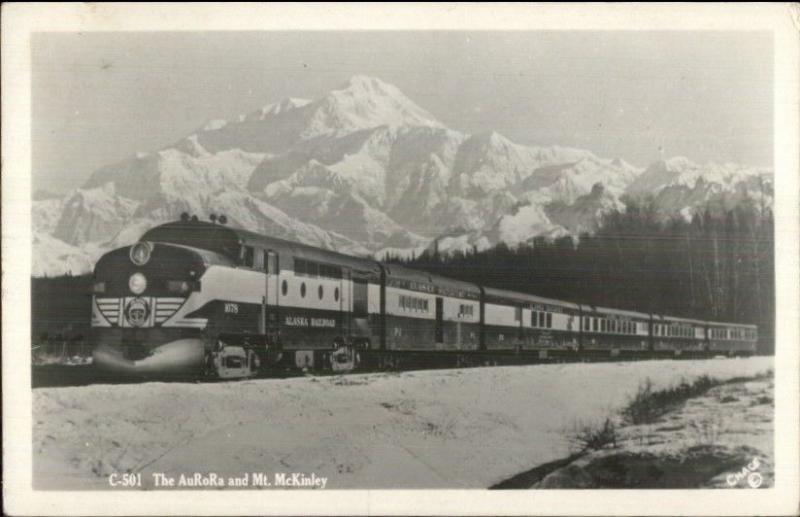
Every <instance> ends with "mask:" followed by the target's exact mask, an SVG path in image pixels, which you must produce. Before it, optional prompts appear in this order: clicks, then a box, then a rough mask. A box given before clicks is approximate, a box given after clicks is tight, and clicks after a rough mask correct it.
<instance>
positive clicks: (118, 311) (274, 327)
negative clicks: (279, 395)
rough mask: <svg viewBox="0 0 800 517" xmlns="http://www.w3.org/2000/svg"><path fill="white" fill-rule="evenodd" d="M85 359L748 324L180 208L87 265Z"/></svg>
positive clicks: (291, 351) (474, 355) (207, 361)
mask: <svg viewBox="0 0 800 517" xmlns="http://www.w3.org/2000/svg"><path fill="white" fill-rule="evenodd" d="M91 326H92V340H93V344H94V347H93V350H94V352H93V362H94V364H95V365H97V367H99V368H102V369H104V370H106V371H111V372H116V373H119V374H133V375H145V376H149V375H153V376H168V375H173V374H174V375H210V376H215V377H220V378H240V377H248V376H252V375H256V374H259V373H260V372H263V371H265V370H266V369H270V368H299V369H313V370H329V371H331V370H332V371H349V370H352V369H354V368H358V367H370V368H403V367H413V366H428V367H430V366H442V367H444V366H467V365H479V364H516V363H522V362H535V361H542V360H582V359H589V360H590V359H593V358H600V359H602V358H615V357H618V358H620V359H623V358H646V357H676V356H685V357H705V356H713V355H748V354H752V353H754V352H755V348H756V342H757V339H758V335H757V328H756V327H755V326H753V325H742V324H733V323H719V322H710V321H701V320H693V319H685V318H676V317H671V316H667V315H663V314H652V313H644V312H634V311H624V310H617V309H611V308H606V307H598V306H590V305H585V304H578V303H573V302H568V301H563V300H555V299H549V298H543V297H539V296H533V295H529V294H523V293H517V292H512V291H503V290H499V289H494V288H491V287H484V286H480V285H476V284H472V283H467V282H462V281H458V280H453V279H450V278H445V277H442V276H438V275H432V274H429V273H426V272H422V271H417V270H414V269H409V268H406V267H401V266H397V265H394V264H384V263H381V262H379V261H375V260H371V259H367V258H358V257H351V256H347V255H343V254H340V253H336V252H332V251H328V250H323V249H319V248H316V247H313V246H307V245H303V244H299V243H296V242H290V241H287V240H283V239H277V238H272V237H267V236H263V235H259V234H256V233H253V232H249V231H246V230H241V229H237V228H233V227H230V226H227V225H225V224H221V223H220V222H218V221H217V220H216V218H215V220H213V221H209V222H206V221H200V220H198V219H197V218H196V217H192V218H189V217H188V216H185V215H184V216H182V217H181V220H179V221H175V222H170V223H166V224H162V225H160V226H156V227H154V228H152V229H150V230H148V231H147V232H145V234H144V235H143V236H142V237H141V239H140V240H139V242H137V243H136V244H134V245H132V246H127V247H123V248H119V249H116V250H113V251H111V252H109V253H107V254H105V255H103V256H102V257H101V258H100V259H99V260H98V262H97V264H96V266H95V269H94V279H93V296H92V319H91Z"/></svg>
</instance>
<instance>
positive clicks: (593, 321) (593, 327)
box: [592, 318, 597, 332]
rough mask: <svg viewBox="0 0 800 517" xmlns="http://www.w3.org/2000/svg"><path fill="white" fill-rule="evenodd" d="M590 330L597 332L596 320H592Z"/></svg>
mask: <svg viewBox="0 0 800 517" xmlns="http://www.w3.org/2000/svg"><path fill="white" fill-rule="evenodd" d="M592 330H594V331H595V332H597V318H592Z"/></svg>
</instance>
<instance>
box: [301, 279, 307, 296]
mask: <svg viewBox="0 0 800 517" xmlns="http://www.w3.org/2000/svg"><path fill="white" fill-rule="evenodd" d="M305 297H306V283H305V282H303V283H302V284H300V298H305Z"/></svg>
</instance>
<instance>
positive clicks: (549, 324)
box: [547, 312, 553, 328]
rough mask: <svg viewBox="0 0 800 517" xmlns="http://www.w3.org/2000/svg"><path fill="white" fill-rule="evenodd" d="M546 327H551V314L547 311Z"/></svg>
mask: <svg viewBox="0 0 800 517" xmlns="http://www.w3.org/2000/svg"><path fill="white" fill-rule="evenodd" d="M547 328H553V314H552V313H550V312H548V313H547Z"/></svg>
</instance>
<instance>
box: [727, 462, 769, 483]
mask: <svg viewBox="0 0 800 517" xmlns="http://www.w3.org/2000/svg"><path fill="white" fill-rule="evenodd" d="M760 466H761V462H759V460H758V458H753V460H752V461H751V462H750V463H748V464H747V465H745V466H744V467H742V469H741V470H740V471H738V472H733V473H731V474H728V477H727V478H725V480H726V481H727V483H728V486H731V487H735V486H740V485H741V484H742V482H743V481H744V482H746V483H747V485H748V486H749V487H750V488H758V487H760V486H761V485H762V483H764V476H762V475H761V474H760V473H759V472H758V468H759V467H760Z"/></svg>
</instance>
